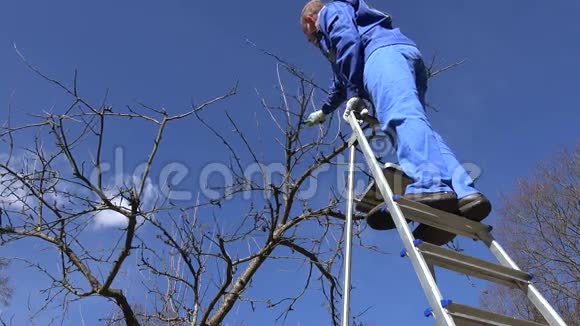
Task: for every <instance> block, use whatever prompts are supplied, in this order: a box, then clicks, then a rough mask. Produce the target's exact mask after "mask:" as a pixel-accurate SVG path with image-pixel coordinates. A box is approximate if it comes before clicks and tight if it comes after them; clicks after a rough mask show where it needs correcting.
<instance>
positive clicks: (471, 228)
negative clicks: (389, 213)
mask: <svg viewBox="0 0 580 326" xmlns="http://www.w3.org/2000/svg"><path fill="white" fill-rule="evenodd" d="M396 202H397V204H398V205H399V207H400V208H401V210H402V211H403V215H404V216H405V218H407V219H409V220H413V221H416V222H419V223H422V224H427V225H430V226H432V227H434V228H437V229H441V230H445V231H448V232H451V233H453V234H458V235H463V236H466V237H470V238H473V239H477V240H480V239H481V238H482V236H487V235H489V232H490V231H491V226H489V225H485V224H482V223H478V222H474V221H471V220H468V219H466V218H464V217H461V216H458V215H454V214H450V213H447V212H444V211H441V210H438V209H435V208H431V207H429V206H427V205H423V204H420V203H417V202H414V201H411V200H408V199H404V198H403V197H397V198H396Z"/></svg>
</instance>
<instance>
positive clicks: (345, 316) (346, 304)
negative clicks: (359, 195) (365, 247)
mask: <svg viewBox="0 0 580 326" xmlns="http://www.w3.org/2000/svg"><path fill="white" fill-rule="evenodd" d="M355 146H356V145H355V144H354V143H353V144H351V145H350V162H349V169H348V202H347V213H346V236H345V245H344V251H345V253H344V287H343V291H344V294H343V301H342V304H343V306H342V326H348V325H349V322H350V320H349V319H350V272H351V258H352V212H353V208H354V207H353V202H354V159H355V154H356V147H355Z"/></svg>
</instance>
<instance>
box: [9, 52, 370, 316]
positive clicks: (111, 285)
mask: <svg viewBox="0 0 580 326" xmlns="http://www.w3.org/2000/svg"><path fill="white" fill-rule="evenodd" d="M22 59H23V61H24V62H25V63H26V64H27V65H28V67H29V68H30V69H31V70H32V71H33V72H34V73H36V74H37V75H38V76H40V77H41V78H43V79H44V80H46V81H48V82H49V83H51V84H53V85H55V86H56V87H57V88H59V89H61V90H62V91H64V92H65V93H66V94H68V95H69V97H70V103H68V105H66V106H65V107H64V108H62V109H59V110H57V109H55V110H53V111H51V112H44V113H42V114H33V115H32V118H34V119H35V120H36V121H34V122H32V123H29V124H26V125H22V126H13V125H11V123H10V120H8V122H7V123H6V124H5V125H4V126H3V127H2V130H1V132H0V139H1V140H2V141H3V142H5V143H6V144H8V148H9V151H8V153H1V154H2V156H1V157H0V158H1V161H0V177H1V178H0V191H2V200H1V201H0V205H2V209H3V215H2V219H1V221H0V244H2V245H6V244H9V243H11V242H14V241H30V242H34V243H36V244H42V245H43V246H44V247H46V248H51V249H52V250H53V251H52V252H56V254H54V255H53V257H51V258H52V259H53V262H52V263H51V264H46V263H44V262H43V261H41V260H38V259H31V258H24V257H15V259H17V260H18V261H20V262H23V263H25V264H26V265H27V266H29V267H32V268H35V269H36V270H37V271H38V272H40V273H42V274H43V275H44V276H45V277H46V279H47V280H49V285H48V286H47V287H46V288H45V289H43V290H42V291H41V293H43V294H45V295H46V297H47V300H46V304H45V305H43V306H41V307H40V308H39V309H37V312H38V313H40V312H42V311H44V310H45V309H46V308H47V307H48V306H49V305H57V306H58V307H60V308H62V309H63V311H65V312H66V311H67V309H68V307H69V305H70V304H71V303H73V302H76V301H78V300H82V299H83V298H87V297H94V296H98V297H101V298H103V299H105V300H108V301H110V302H112V303H113V304H115V305H116V307H117V309H118V312H117V313H114V314H112V315H110V316H104V319H105V320H106V322H108V323H110V324H118V323H125V324H127V325H140V324H148V325H155V324H175V325H181V324H190V325H220V324H222V323H223V322H224V320H225V319H226V316H227V315H228V313H229V312H230V311H232V309H233V308H234V307H235V306H236V305H248V306H249V307H251V309H260V308H262V309H272V310H274V311H276V312H275V315H276V316H277V317H276V318H277V319H278V320H280V319H284V318H286V317H287V316H288V314H290V313H291V312H292V311H293V309H294V307H295V305H296V304H297V302H298V301H299V300H300V299H301V298H302V297H303V296H304V295H305V293H306V292H307V290H308V289H310V288H312V287H316V288H317V289H322V293H321V300H325V301H326V302H327V305H326V306H327V308H328V312H329V319H330V321H331V323H333V324H338V323H339V320H340V316H339V315H340V314H339V311H337V302H338V301H339V300H340V297H341V294H342V289H341V286H340V283H339V282H338V280H339V277H340V271H341V262H342V256H341V253H342V251H341V248H342V235H343V224H344V223H343V221H342V220H344V214H343V213H342V212H341V210H340V207H341V205H342V204H343V196H342V194H341V191H343V188H341V187H334V188H333V187H331V188H330V189H324V193H325V194H327V196H326V200H325V202H324V203H323V204H320V205H319V206H315V205H314V204H313V202H312V201H311V198H312V197H313V193H312V191H313V190H314V191H315V190H316V187H315V186H313V184H314V183H316V182H317V178H318V177H319V173H320V172H321V171H322V170H324V169H326V168H328V169H335V170H338V171H342V172H344V173H340V174H339V178H346V172H347V171H346V165H345V164H344V161H343V160H342V159H339V157H340V155H341V154H342V152H343V151H344V150H345V149H346V148H347V146H348V139H347V137H346V136H345V133H343V132H342V131H341V129H340V127H336V128H333V129H331V128H327V127H326V126H321V127H320V128H315V129H310V131H309V132H308V134H306V135H305V132H304V130H303V125H302V121H303V120H304V115H305V113H306V112H307V110H308V109H309V108H310V105H313V95H314V93H315V90H317V89H321V88H319V87H318V86H316V84H315V83H314V82H313V81H312V80H310V79H309V78H308V77H306V76H305V75H304V74H303V73H301V72H300V71H299V70H298V69H296V68H294V67H291V66H289V65H287V64H285V63H283V62H281V61H279V62H278V64H277V69H276V72H277V74H276V76H277V79H278V80H277V85H278V96H277V98H276V99H275V104H270V103H269V100H267V99H266V98H265V97H262V96H261V95H260V94H257V96H258V98H259V99H260V103H261V104H262V107H263V109H264V110H263V115H261V116H262V117H266V118H267V119H269V120H270V124H271V125H274V126H275V128H276V129H277V130H278V134H277V135H276V136H268V137H267V139H266V141H271V142H272V144H273V146H277V147H278V148H279V152H278V154H276V157H277V158H280V159H279V160H278V161H276V162H275V163H272V164H264V160H263V156H264V153H263V152H262V151H260V149H259V148H260V142H263V141H264V140H263V139H260V140H259V141H258V143H256V140H255V138H256V135H259V133H256V132H255V131H256V130H260V128H262V127H261V126H260V125H259V122H258V121H260V119H259V118H257V119H256V121H257V122H256V123H257V125H256V126H255V127H254V128H251V129H249V128H248V126H241V125H239V123H238V122H236V120H235V119H234V118H233V117H232V115H231V114H230V113H228V112H224V113H223V114H224V118H225V121H227V124H226V125H223V123H222V124H221V125H217V126H216V124H215V123H213V122H211V121H209V120H208V118H207V117H205V116H204V115H203V112H202V110H203V109H204V108H206V107H208V106H209V105H211V104H215V103H218V102H219V101H222V100H224V99H225V98H227V97H230V96H233V95H235V93H236V88H234V89H232V90H231V91H229V92H227V93H226V94H225V95H223V96H219V97H217V98H215V99H213V100H210V101H207V102H205V103H203V104H201V105H192V107H191V108H189V109H188V110H186V111H185V112H183V113H180V114H170V113H169V112H168V111H166V110H165V109H162V108H152V107H150V106H147V105H145V104H140V105H138V106H137V107H131V106H127V107H124V108H113V107H111V106H108V105H106V101H103V103H102V104H100V105H94V104H91V103H89V101H87V100H86V99H84V98H83V97H82V96H81V95H80V93H79V91H78V89H77V76H76V73H75V77H74V79H73V81H72V86H66V85H65V83H63V82H60V81H58V80H55V79H52V78H50V77H48V76H47V75H45V74H43V73H42V72H41V71H39V70H38V69H36V68H35V67H33V66H32V65H31V64H29V63H28V62H27V61H26V60H25V59H24V57H22ZM285 78H286V79H288V80H290V81H291V82H292V83H293V85H294V86H293V88H294V89H296V91H295V93H294V94H290V93H289V92H287V90H286V86H285V85H287V84H288V83H289V81H288V80H286V81H285ZM190 116H194V117H196V118H197V121H198V123H200V124H201V125H203V126H205V128H207V130H209V131H211V132H212V133H213V134H214V135H215V142H216V144H218V145H219V144H221V146H223V149H224V152H225V153H229V154H228V156H229V162H230V163H229V166H228V171H229V173H231V175H232V179H231V180H230V181H231V182H228V183H226V184H225V185H221V186H219V187H215V188H213V191H214V192H215V193H217V194H219V195H217V196H213V197H212V198H204V197H202V196H200V197H198V200H197V202H196V203H195V204H194V205H192V204H189V205H184V203H183V202H181V201H179V200H176V199H175V198H172V196H171V193H169V194H167V193H164V194H161V192H160V191H157V189H156V188H155V185H153V184H151V182H150V181H149V176H150V174H151V171H152V170H154V169H158V168H159V167H158V164H159V163H158V161H159V158H158V153H159V151H160V148H161V146H163V144H167V140H165V142H162V140H164V136H165V134H166V131H167V130H168V128H169V126H170V125H171V124H172V123H174V122H175V121H178V120H183V119H186V118H188V117H190ZM119 123H122V125H123V126H124V128H136V129H138V130H140V132H141V130H153V131H154V135H153V136H152V141H151V143H150V150H149V151H148V152H147V153H144V156H145V157H146V160H145V163H144V164H143V165H142V166H141V169H140V170H139V173H138V174H135V175H128V176H125V177H124V178H123V179H122V180H123V182H121V183H117V184H111V183H110V182H108V180H107V179H106V178H104V177H103V174H104V173H103V171H104V170H106V166H105V165H106V163H105V159H104V157H106V156H110V155H111V152H112V151H113V149H112V148H111V147H110V146H108V144H109V143H108V141H109V140H110V139H111V137H114V136H113V135H112V134H111V131H110V128H111V127H109V126H115V125H118V124H119ZM335 125H336V124H333V126H335ZM338 125H339V124H338ZM223 130H231V132H223ZM248 130H251V131H254V133H252V132H251V131H248ZM346 134H348V133H346ZM141 138H142V139H145V138H146V137H144V136H143V137H141ZM30 139H31V140H30ZM270 146H272V145H270ZM165 181H167V180H162V182H165ZM313 187H314V188H313ZM236 199H237V200H236ZM240 199H241V200H243V203H244V204H243V206H241V205H240ZM316 202H317V203H320V200H317V201H316ZM232 207H233V208H235V212H236V213H235V214H232V209H231V208H232ZM228 208H229V209H228ZM103 218H108V219H113V218H114V219H119V218H121V220H122V221H123V225H122V227H120V228H118V229H117V230H112V231H110V232H109V233H108V234H107V240H106V241H105V242H106V243H105V244H102V245H99V246H95V244H94V241H93V242H91V235H90V232H91V230H90V226H91V225H93V223H94V221H95V220H96V219H103ZM359 231H360V229H359ZM355 236H357V238H356V239H358V241H357V245H360V246H364V244H363V243H362V241H361V240H360V238H359V237H358V233H357V234H356V235H355ZM368 248H369V249H372V250H376V248H373V247H368ZM377 251H378V250H377ZM131 254H133V255H134V256H135V257H138V264H136V265H135V264H134V263H133V262H132V261H130V260H128V259H127V258H128V257H129V255H131ZM47 255H48V254H47ZM54 261H57V262H58V268H56V267H55V266H54ZM280 261H285V262H288V263H292V264H294V266H295V267H296V268H297V269H298V268H301V269H300V270H301V272H300V273H298V274H296V277H303V286H302V287H301V288H300V289H296V290H295V291H293V292H292V293H280V294H279V297H277V298H272V297H259V294H254V295H253V296H250V295H248V294H247V293H248V291H247V290H248V289H249V288H251V287H252V285H253V284H255V283H257V282H259V280H258V279H256V277H255V276H256V273H257V272H258V270H260V269H261V268H262V267H263V266H264V265H265V264H268V263H270V264H276V263H279V262H280ZM128 271H135V272H138V273H139V275H141V279H140V283H141V285H140V288H139V289H138V290H132V291H138V297H139V298H140V301H136V302H130V299H129V297H128V295H127V291H128V289H127V288H128V285H127V284H123V278H122V276H121V275H123V274H124V273H126V272H128ZM64 315H65V314H62V315H60V316H63V317H62V318H64ZM60 316H59V317H60Z"/></svg>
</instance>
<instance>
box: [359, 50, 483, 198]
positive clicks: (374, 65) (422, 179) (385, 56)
mask: <svg viewBox="0 0 580 326" xmlns="http://www.w3.org/2000/svg"><path fill="white" fill-rule="evenodd" d="M364 80H365V88H366V91H367V93H368V94H369V96H370V100H371V101H372V102H373V104H374V106H375V110H376V114H377V117H378V119H379V121H380V123H381V127H382V129H383V131H385V132H387V133H390V134H392V135H394V136H395V139H396V144H395V146H396V149H397V158H398V160H399V164H400V165H401V167H402V169H403V171H405V173H406V174H407V175H408V176H409V177H411V178H412V179H413V180H414V181H415V182H414V183H412V184H410V185H409V186H408V187H407V189H406V193H429V192H438V191H455V192H456V193H457V196H458V197H459V198H461V197H464V196H466V195H469V194H472V193H475V192H478V191H477V190H476V189H475V188H474V185H473V180H472V178H471V177H470V176H469V174H468V173H467V171H465V169H464V168H463V166H462V165H461V164H459V162H458V161H457V158H456V157H455V155H454V154H453V152H451V150H450V149H449V146H447V144H445V142H444V140H443V138H441V136H440V135H439V134H438V133H437V132H435V131H434V130H433V128H432V127H431V125H430V124H429V121H428V120H427V116H426V115H425V93H426V92H427V69H426V68H425V64H424V62H423V59H422V57H421V53H420V52H419V50H418V49H417V48H416V47H414V46H409V45H391V46H386V47H383V48H380V49H378V50H376V51H375V52H374V53H373V54H371V56H370V57H369V58H368V60H367V61H366V63H365V70H364Z"/></svg>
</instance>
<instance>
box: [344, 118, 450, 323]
mask: <svg viewBox="0 0 580 326" xmlns="http://www.w3.org/2000/svg"><path fill="white" fill-rule="evenodd" d="M348 122H349V124H350V126H351V128H352V130H353V133H354V134H355V136H356V138H357V140H358V143H359V145H360V147H361V150H362V152H363V154H364V156H365V159H366V162H367V164H368V166H369V168H370V170H371V173H372V175H373V177H374V178H375V180H376V183H377V187H378V189H379V191H380V192H381V195H382V196H383V199H384V200H385V203H386V205H387V208H388V209H389V212H390V213H391V217H392V218H393V221H394V222H395V225H396V226H397V231H398V232H399V235H400V236H401V239H402V241H403V244H404V247H405V249H406V250H407V254H408V256H409V258H410V260H411V263H412V264H413V267H414V269H415V272H416V273H417V276H418V277H419V281H420V283H421V286H422V288H423V291H424V292H425V294H426V296H427V300H428V301H429V305H430V306H431V308H432V309H433V315H434V316H435V320H436V322H437V325H443V326H455V322H454V321H453V318H452V317H451V316H450V315H449V314H448V313H447V312H446V310H445V309H444V308H443V307H442V305H441V300H442V299H443V297H442V296H441V292H440V291H439V288H438V287H437V284H436V282H435V279H434V277H433V275H431V273H430V271H429V266H428V265H427V262H426V261H425V259H424V258H423V256H422V255H421V254H420V253H419V251H418V250H417V248H416V247H415V245H414V244H413V236H412V234H411V231H410V230H409V227H408V226H407V222H406V220H405V217H404V216H403V213H402V212H401V210H400V209H399V207H398V206H397V205H396V203H395V201H394V200H393V192H392V190H391V188H390V186H389V184H388V182H387V179H386V178H385V176H384V174H383V171H382V169H381V167H380V166H379V164H378V162H377V160H376V159H375V155H374V152H373V150H372V149H371V147H370V145H369V143H368V141H367V139H366V136H365V134H364V133H363V131H362V129H361V127H360V125H359V124H358V121H357V119H356V117H355V116H354V114H350V115H349V116H348Z"/></svg>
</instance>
